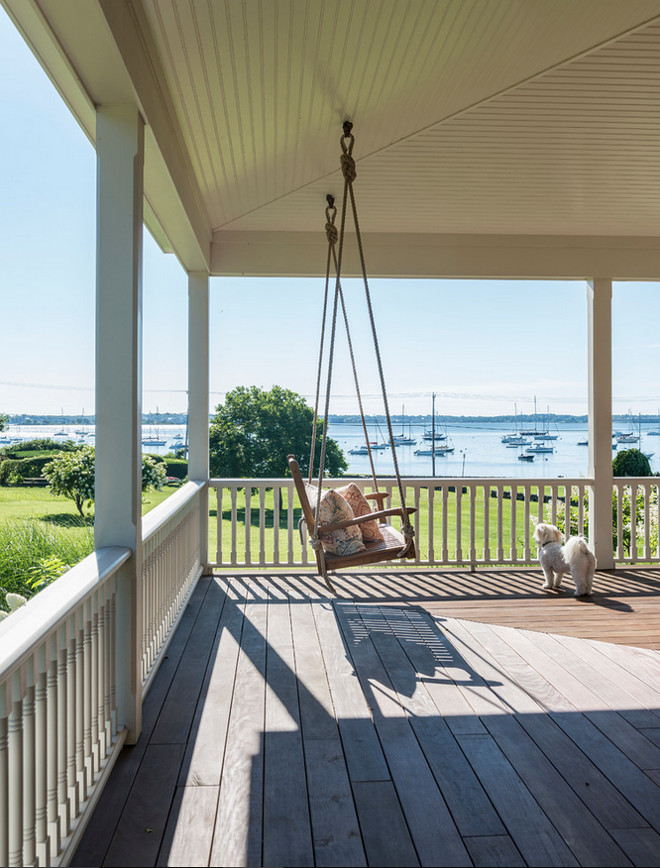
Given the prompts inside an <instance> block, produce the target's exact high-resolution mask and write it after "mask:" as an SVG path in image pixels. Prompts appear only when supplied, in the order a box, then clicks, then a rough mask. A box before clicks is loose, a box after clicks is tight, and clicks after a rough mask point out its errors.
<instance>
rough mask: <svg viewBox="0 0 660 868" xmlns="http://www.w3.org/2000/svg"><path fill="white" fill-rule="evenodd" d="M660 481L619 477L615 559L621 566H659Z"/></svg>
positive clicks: (614, 500)
mask: <svg viewBox="0 0 660 868" xmlns="http://www.w3.org/2000/svg"><path fill="white" fill-rule="evenodd" d="M659 492H660V478H658V477H654V476H645V477H639V478H634V479H633V478H627V477H618V478H616V479H615V480H614V494H613V498H612V525H613V528H612V535H613V540H614V559H615V561H616V563H618V564H635V563H658V562H660V552H659V545H658V527H659V525H660V498H659V496H658V494H659Z"/></svg>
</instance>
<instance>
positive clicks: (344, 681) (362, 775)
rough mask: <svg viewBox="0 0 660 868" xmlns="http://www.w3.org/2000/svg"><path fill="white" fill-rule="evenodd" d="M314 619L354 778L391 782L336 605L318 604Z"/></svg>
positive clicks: (355, 779)
mask: <svg viewBox="0 0 660 868" xmlns="http://www.w3.org/2000/svg"><path fill="white" fill-rule="evenodd" d="M314 619H315V622H316V628H317V631H318V636H319V641H320V643H321V648H322V652H323V659H324V661H325V667H326V672H327V677H328V684H329V687H330V692H331V695H332V702H333V705H334V708H335V714H336V717H337V721H338V724H339V732H340V735H341V740H342V745H343V747H344V753H345V755H346V764H347V766H348V772H349V775H350V778H351V781H353V782H355V781H388V780H390V773H389V769H388V768H387V763H386V762H385V757H384V756H383V750H382V748H381V745H380V741H379V740H378V735H377V734H376V729H375V727H374V723H373V720H372V717H371V711H370V709H369V705H368V703H367V700H366V699H365V696H364V693H363V692H362V688H361V687H360V682H359V680H358V677H357V674H356V672H355V669H354V667H353V662H352V657H351V641H349V640H344V639H343V637H342V633H341V631H340V629H339V626H338V623H337V619H336V617H335V612H334V609H333V607H332V605H325V604H324V605H315V607H314Z"/></svg>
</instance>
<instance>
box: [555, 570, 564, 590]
mask: <svg viewBox="0 0 660 868" xmlns="http://www.w3.org/2000/svg"><path fill="white" fill-rule="evenodd" d="M563 576H564V574H563V573H561V572H559V573H555V582H554V586H553V587H554V588H561V580H562V578H563Z"/></svg>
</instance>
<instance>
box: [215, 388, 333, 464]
mask: <svg viewBox="0 0 660 868" xmlns="http://www.w3.org/2000/svg"><path fill="white" fill-rule="evenodd" d="M313 423H314V412H313V410H312V408H311V407H310V406H309V405H308V404H307V402H306V401H305V399H304V398H303V397H302V396H301V395H298V394H296V393H295V392H292V391H290V390H289V389H283V388H282V387H281V386H273V388H272V389H271V390H270V391H265V390H263V389H259V388H257V386H250V387H247V386H238V387H237V388H236V389H233V390H232V391H231V392H228V393H227V396H226V398H225V403H224V404H219V405H218V406H217V407H216V412H215V416H214V417H213V419H212V420H211V429H210V432H209V440H210V467H211V475H212V476H216V477H235V478H246V477H248V478H249V477H252V478H263V477H268V476H274V477H280V476H284V475H285V474H288V465H287V461H286V457H287V455H295V456H296V458H297V459H298V462H299V464H300V468H301V470H302V472H303V474H304V473H306V472H307V470H308V468H309V451H310V446H311V442H312V430H313ZM321 435H322V425H321V424H319V425H318V426H317V447H316V455H317V456H318V455H319V454H320V447H321ZM317 467H318V464H317ZM347 467H348V464H347V462H346V459H345V457H344V453H343V452H342V451H341V449H340V448H339V446H338V444H337V443H336V441H334V440H332V439H331V438H328V440H327V444H326V457H325V470H326V474H327V475H328V476H340V475H341V473H342V472H343V471H344V470H346V468H347Z"/></svg>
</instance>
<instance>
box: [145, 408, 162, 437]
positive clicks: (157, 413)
mask: <svg viewBox="0 0 660 868" xmlns="http://www.w3.org/2000/svg"><path fill="white" fill-rule="evenodd" d="M159 415H160V410H159V409H158V407H156V418H158V417H159ZM165 442H166V441H165V440H162V439H161V437H160V428H158V426H156V436H155V437H143V438H142V445H143V446H165Z"/></svg>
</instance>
